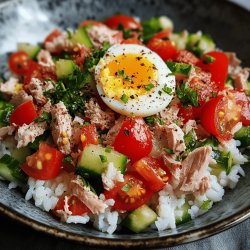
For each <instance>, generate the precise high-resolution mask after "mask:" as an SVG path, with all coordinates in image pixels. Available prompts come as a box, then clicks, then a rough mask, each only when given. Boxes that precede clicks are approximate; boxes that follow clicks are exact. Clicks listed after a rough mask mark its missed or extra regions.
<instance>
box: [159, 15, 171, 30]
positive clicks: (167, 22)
mask: <svg viewBox="0 0 250 250" xmlns="http://www.w3.org/2000/svg"><path fill="white" fill-rule="evenodd" d="M159 22H160V26H161V28H162V29H163V30H165V29H170V30H173V29H174V24H173V21H172V20H171V19H170V18H169V17H167V16H160V17H159Z"/></svg>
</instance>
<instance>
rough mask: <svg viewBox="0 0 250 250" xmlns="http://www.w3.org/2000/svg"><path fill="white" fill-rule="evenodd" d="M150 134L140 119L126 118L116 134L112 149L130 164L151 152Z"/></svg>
mask: <svg viewBox="0 0 250 250" xmlns="http://www.w3.org/2000/svg"><path fill="white" fill-rule="evenodd" d="M152 145H153V144H152V134H151V132H150V130H149V128H148V126H147V124H146V123H145V122H144V120H143V118H142V117H139V116H138V117H134V118H127V119H125V121H124V122H123V124H122V126H121V129H120V131H119V132H118V134H117V136H116V138H115V140H114V143H113V147H114V149H115V150H116V151H118V152H120V153H122V154H125V155H127V156H128V157H129V159H130V160H131V161H132V162H135V161H137V160H139V159H141V158H143V157H145V156H147V155H148V154H149V153H150V152H151V150H152Z"/></svg>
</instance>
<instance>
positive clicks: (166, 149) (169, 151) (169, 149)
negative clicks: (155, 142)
mask: <svg viewBox="0 0 250 250" xmlns="http://www.w3.org/2000/svg"><path fill="white" fill-rule="evenodd" d="M164 150H165V151H166V152H167V153H168V154H170V155H172V154H174V151H173V149H171V148H164Z"/></svg>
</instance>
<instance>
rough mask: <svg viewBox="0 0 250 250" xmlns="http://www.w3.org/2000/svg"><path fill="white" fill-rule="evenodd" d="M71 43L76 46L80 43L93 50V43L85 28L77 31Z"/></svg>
mask: <svg viewBox="0 0 250 250" xmlns="http://www.w3.org/2000/svg"><path fill="white" fill-rule="evenodd" d="M71 42H72V43H73V44H74V45H77V44H78V43H79V44H83V45H85V46H86V47H87V48H89V49H91V48H93V43H92V42H91V40H90V38H89V36H88V33H87V31H86V28H84V27H81V28H78V29H77V30H76V31H75V33H74V34H73V35H72V38H71Z"/></svg>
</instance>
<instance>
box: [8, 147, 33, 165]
mask: <svg viewBox="0 0 250 250" xmlns="http://www.w3.org/2000/svg"><path fill="white" fill-rule="evenodd" d="M29 155H31V151H30V149H29V147H23V148H15V149H14V150H13V152H12V153H11V156H12V157H13V158H14V159H16V160H17V161H18V162H20V163H23V162H25V161H26V157H27V156H29Z"/></svg>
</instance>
